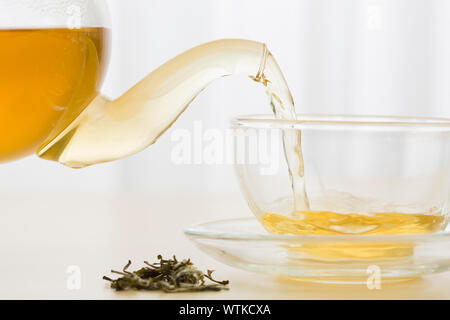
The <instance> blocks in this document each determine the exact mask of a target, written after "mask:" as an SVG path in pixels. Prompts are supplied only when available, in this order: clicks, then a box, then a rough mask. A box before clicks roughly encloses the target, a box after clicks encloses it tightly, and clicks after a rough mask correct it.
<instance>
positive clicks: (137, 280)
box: [103, 255, 229, 292]
mask: <svg viewBox="0 0 450 320" xmlns="http://www.w3.org/2000/svg"><path fill="white" fill-rule="evenodd" d="M158 260H159V261H158V262H156V263H149V262H147V261H144V263H145V266H144V267H142V268H141V269H139V270H136V271H133V272H130V271H128V268H129V267H130V266H131V261H128V263H127V264H126V265H125V267H123V269H122V271H115V270H111V272H112V273H114V274H118V275H120V276H121V277H120V278H118V279H115V280H114V279H111V278H109V277H106V276H104V277H103V279H104V280H107V281H110V282H111V288H113V289H116V291H123V290H132V289H136V290H162V291H164V292H195V291H220V290H227V289H228V287H227V285H228V283H229V281H228V280H226V281H217V280H215V279H213V277H212V273H213V272H214V271H213V270H208V271H207V273H206V274H204V273H203V272H201V271H200V270H198V269H197V268H196V267H195V266H194V264H193V263H192V262H191V260H190V259H186V260H182V261H178V260H177V258H176V257H175V256H173V259H168V260H166V259H163V257H162V256H161V255H159V256H158ZM206 280H209V281H211V282H212V283H206Z"/></svg>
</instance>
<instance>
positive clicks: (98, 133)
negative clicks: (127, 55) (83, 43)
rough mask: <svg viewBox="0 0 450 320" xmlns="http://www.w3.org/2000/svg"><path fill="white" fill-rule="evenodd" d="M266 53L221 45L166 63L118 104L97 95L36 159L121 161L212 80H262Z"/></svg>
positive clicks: (76, 163) (247, 44)
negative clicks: (234, 77)
mask: <svg viewBox="0 0 450 320" xmlns="http://www.w3.org/2000/svg"><path fill="white" fill-rule="evenodd" d="M267 55H268V52H267V49H266V46H265V45H264V44H262V43H258V42H253V41H247V40H219V41H215V42H210V43H206V44H204V45H201V46H198V47H195V48H193V49H191V50H188V51H186V52H184V53H183V54H181V55H179V56H177V57H175V58H174V59H172V60H170V61H168V62H167V63H165V64H164V65H162V66H161V67H159V68H158V69H156V70H155V71H154V72H152V73H151V74H149V75H148V76H147V77H146V78H144V79H143V80H141V81H140V82H139V83H138V84H136V85H135V86H134V87H132V88H131V89H130V90H128V91H127V92H126V93H125V94H124V95H123V96H121V97H120V98H118V99H117V100H108V99H107V98H105V97H103V96H100V95H99V96H97V97H96V98H95V99H94V100H93V101H92V102H91V104H90V105H89V106H88V107H87V108H86V109H85V110H84V111H83V112H82V113H81V114H80V116H79V117H78V118H77V119H76V120H75V121H74V122H72V123H71V124H70V125H69V126H68V127H67V128H65V129H64V131H62V132H61V133H60V134H59V135H58V136H57V137H56V138H55V139H53V141H51V142H50V143H49V144H47V145H46V146H44V147H43V148H42V149H41V150H40V151H39V152H38V155H39V156H40V157H42V158H44V159H48V160H55V161H59V162H60V163H62V164H64V165H66V166H69V167H72V168H82V167H85V166H89V165H92V164H95V163H100V162H106V161H111V160H115V159H119V158H122V157H125V156H128V155H131V154H134V153H137V152H139V151H141V150H143V149H144V148H146V147H148V146H149V145H151V144H153V143H154V142H155V141H156V140H157V139H158V137H159V136H160V135H161V134H162V133H163V132H164V131H166V130H167V129H168V128H169V127H170V126H171V125H172V124H173V123H174V121H175V120H176V119H177V118H178V117H179V116H180V114H181V113H182V112H183V111H184V110H185V109H186V107H187V106H188V105H189V104H190V102H191V101H192V100H193V99H194V98H195V97H196V96H197V95H198V94H199V93H200V92H201V91H202V90H203V89H204V88H205V87H206V86H207V85H208V84H210V83H211V82H212V81H214V80H216V79H218V78H221V77H225V76H229V75H236V74H244V75H248V76H250V77H252V78H253V79H256V80H259V79H260V77H261V74H262V69H261V68H264V65H265V63H266V58H267Z"/></svg>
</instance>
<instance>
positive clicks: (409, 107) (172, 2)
mask: <svg viewBox="0 0 450 320" xmlns="http://www.w3.org/2000/svg"><path fill="white" fill-rule="evenodd" d="M108 2H109V4H110V9H111V14H112V23H113V49H112V50H113V51H112V59H111V64H110V69H109V73H108V76H107V80H106V82H105V84H104V88H103V92H104V93H105V94H106V95H108V96H110V97H117V96H120V94H121V93H122V92H124V91H125V90H126V89H128V88H129V87H130V86H132V85H133V84H134V83H135V82H136V81H138V80H139V79H141V78H142V77H144V76H145V75H146V74H147V73H149V72H151V71H152V70H153V69H155V68H156V67H158V66H159V65H160V64H162V63H164V62H165V61H166V60H168V59H169V58H171V57H173V56H175V55H176V54H178V53H180V52H182V51H184V50H186V49H188V48H190V47H192V46H195V45H197V44H200V43H203V42H207V41H211V40H214V39H218V38H247V39H252V40H258V41H263V42H266V43H267V45H268V47H269V49H270V50H271V51H272V53H273V54H274V56H275V57H276V59H277V60H278V62H279V64H280V66H281V68H282V69H283V71H284V73H285V75H286V78H287V80H288V83H289V85H290V87H291V90H292V92H293V95H294V99H295V101H296V104H297V110H298V111H300V110H301V111H302V112H306V113H349V114H355V113H359V114H391V115H413V116H441V117H450V107H449V102H450V90H449V88H450V63H449V59H450V50H449V48H450V34H449V33H450V1H445V0H435V1H434V0H431V1H430V0H342V1H336V0H276V1H275V0H239V1H237V0H190V1H181V0H178V1H177V0H151V1H148V0H129V1H124V0H110V1H108ZM269 111H270V110H269V107H268V105H267V101H266V97H265V95H264V91H263V89H262V88H259V87H258V86H257V85H256V84H254V83H252V82H251V81H248V79H244V78H234V79H226V80H221V81H218V82H216V83H214V84H213V85H212V86H211V87H209V88H208V89H207V90H206V91H205V92H203V93H202V94H201V95H200V96H199V97H198V99H197V100H196V101H194V102H193V103H192V105H191V107H190V108H189V109H188V111H186V113H185V114H184V115H183V116H182V117H181V119H180V120H179V121H178V122H177V123H176V124H175V125H174V127H173V128H172V129H171V130H169V131H168V132H167V133H166V134H165V135H164V136H163V137H162V138H161V139H160V140H159V141H158V142H157V143H156V144H155V145H153V146H152V147H151V148H149V149H147V150H146V151H144V152H142V153H140V154H138V155H135V156H132V157H130V158H128V159H124V160H121V161H117V162H115V163H109V164H101V165H97V166H93V167H91V168H87V169H83V170H72V169H68V168H65V167H63V166H61V165H59V164H57V163H52V162H46V161H43V160H40V159H37V158H36V157H30V158H27V159H23V160H20V161H16V162H13V163H8V164H2V165H1V166H0V193H1V194H10V193H31V192H33V193H37V192H74V193H76V192H91V193H92V192H98V193H104V192H124V193H125V192H132V193H141V192H143V193H151V194H153V195H159V194H161V195H191V194H226V193H236V192H238V185H237V183H236V181H235V179H234V172H233V168H232V167H231V166H229V165H178V166H177V165H174V164H173V163H172V162H171V160H170V151H171V148H172V147H173V145H174V144H173V142H171V139H170V135H171V132H173V130H176V129H177V128H186V129H192V123H193V121H194V120H202V121H203V124H204V127H205V128H222V129H225V128H227V126H228V121H229V119H230V118H231V117H233V116H235V115H238V114H247V113H268V112H269Z"/></svg>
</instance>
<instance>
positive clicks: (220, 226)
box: [185, 218, 450, 284]
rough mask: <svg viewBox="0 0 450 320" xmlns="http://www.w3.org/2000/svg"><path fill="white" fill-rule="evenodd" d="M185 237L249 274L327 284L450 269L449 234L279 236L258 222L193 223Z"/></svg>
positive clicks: (405, 277) (404, 277) (408, 276)
mask: <svg viewBox="0 0 450 320" xmlns="http://www.w3.org/2000/svg"><path fill="white" fill-rule="evenodd" d="M185 234H186V235H187V237H188V238H189V239H191V240H192V241H193V242H194V243H195V244H196V245H197V247H199V248H200V249H201V250H202V251H204V252H205V253H207V254H208V255H210V256H212V257H214V258H215V259H217V260H219V261H221V262H223V263H225V264H227V265H230V266H233V267H236V268H240V269H244V270H248V271H254V272H261V273H267V274H272V275H277V276H281V277H288V278H293V279H295V280H303V281H313V282H325V283H346V284H352V283H353V284H357V283H366V282H367V279H368V278H369V277H370V276H372V277H373V276H378V275H379V276H380V278H381V281H402V280H409V279H413V278H417V277H420V276H422V275H426V274H433V273H439V272H444V271H448V270H450V232H449V231H448V230H447V231H444V232H440V233H433V234H421V235H386V236H380V235H377V236H375V235H371V236H364V235H351V236H341V235H308V236H294V235H274V234H270V233H268V232H267V231H266V230H265V229H264V228H263V227H262V226H261V225H260V224H259V222H258V221H257V219H256V218H241V219H229V220H220V221H214V222H208V223H202V224H198V225H194V226H191V227H188V228H186V229H185Z"/></svg>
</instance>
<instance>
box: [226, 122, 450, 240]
mask: <svg viewBox="0 0 450 320" xmlns="http://www.w3.org/2000/svg"><path fill="white" fill-rule="evenodd" d="M298 119H301V120H297V121H287V120H280V119H275V118H274V117H272V116H242V117H239V118H236V119H235V120H234V121H233V123H232V127H233V129H234V132H235V137H236V138H235V139H236V141H235V164H236V172H237V177H238V179H239V182H240V185H241V187H242V192H243V194H244V196H245V198H246V200H247V202H248V204H249V207H250V209H251V210H252V212H253V213H254V215H255V216H256V217H257V218H258V220H259V221H260V222H261V223H262V224H263V225H264V227H265V228H266V229H267V230H268V231H269V232H272V233H276V234H297V235H304V234H341V235H349V234H350V235H351V234H360V235H361V234H362V235H379V234H420V233H431V232H436V231H439V230H443V229H444V228H445V226H446V225H447V223H448V218H449V212H448V205H449V192H450V179H449V173H450V153H449V145H450V120H447V119H438V118H402V117H369V116H367V117H356V116H316V115H298ZM292 131H295V132H298V133H300V132H301V148H302V151H303V159H304V173H305V176H304V185H305V193H306V195H305V196H307V197H308V200H309V203H310V208H309V209H308V210H304V209H301V208H300V209H298V208H296V207H295V202H294V192H293V189H292V181H291V178H290V176H289V174H288V168H287V166H286V161H285V152H287V151H286V148H285V147H284V145H283V139H282V138H283V135H285V134H287V133H289V132H292ZM299 147H300V145H299ZM297 196H298V195H297ZM300 196H302V195H300Z"/></svg>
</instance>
